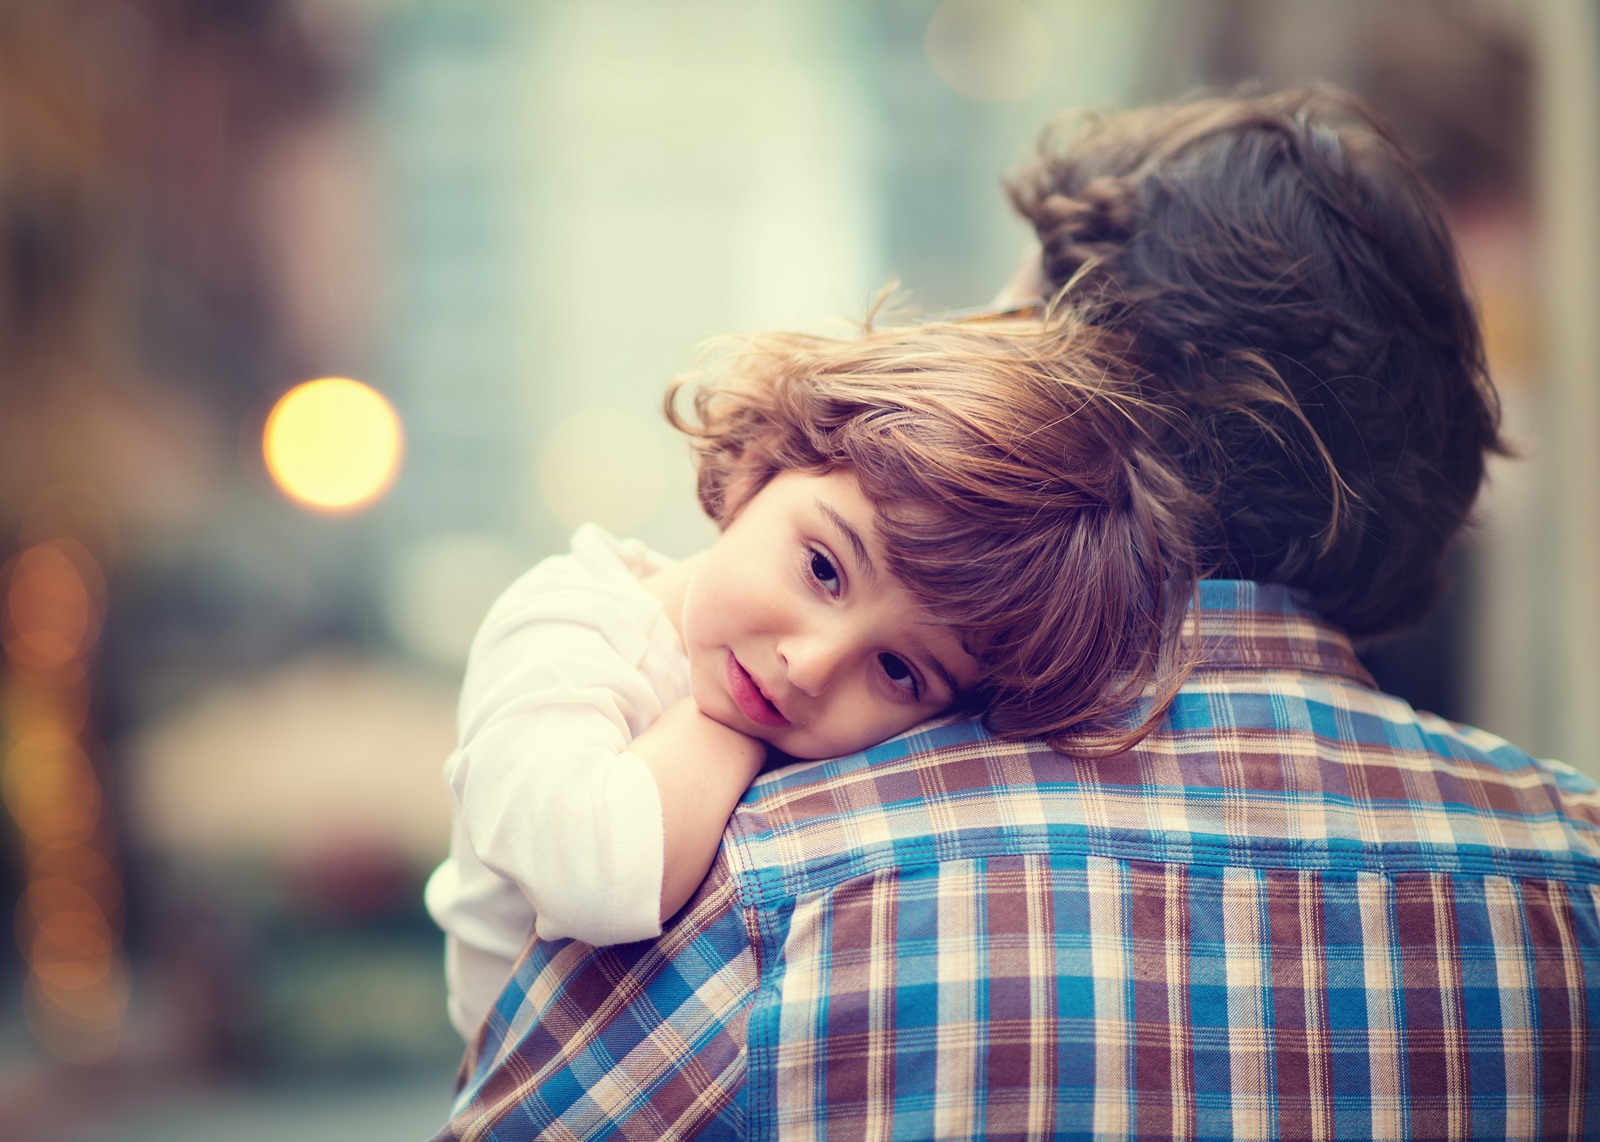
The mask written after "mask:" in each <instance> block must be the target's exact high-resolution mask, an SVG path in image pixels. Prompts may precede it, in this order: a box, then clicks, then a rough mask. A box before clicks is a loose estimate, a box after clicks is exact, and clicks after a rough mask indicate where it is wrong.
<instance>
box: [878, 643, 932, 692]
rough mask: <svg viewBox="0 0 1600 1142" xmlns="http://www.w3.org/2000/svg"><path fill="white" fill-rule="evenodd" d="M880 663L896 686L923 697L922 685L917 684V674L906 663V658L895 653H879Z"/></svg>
mask: <svg viewBox="0 0 1600 1142" xmlns="http://www.w3.org/2000/svg"><path fill="white" fill-rule="evenodd" d="M878 665H880V666H882V667H883V672H884V673H885V674H887V675H888V676H889V681H890V682H893V683H894V684H895V686H896V687H898V688H899V689H901V690H904V691H905V692H906V693H907V694H910V695H911V696H912V697H913V698H921V697H922V687H920V686H918V685H917V676H916V674H915V673H914V672H913V671H912V669H911V667H909V666H907V665H906V662H905V659H903V658H901V657H900V656H899V655H895V654H880V655H878Z"/></svg>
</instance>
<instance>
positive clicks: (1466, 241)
mask: <svg viewBox="0 0 1600 1142" xmlns="http://www.w3.org/2000/svg"><path fill="white" fill-rule="evenodd" d="M1597 11H1600V10H1597V8H1596V6H1595V5H1594V4H1593V3H1591V2H1589V0H1404V2H1394V0H1391V2H1378V0H1349V2H1346V3H1338V4H1332V3H1326V2H1324V0H948V2H946V3H939V2H937V0H685V2H672V3H663V2H659V0H598V2H593V3H585V4H562V3H555V2H553V0H301V2H297V0H0V568H3V569H0V638H3V641H4V646H5V651H6V653H5V655H4V656H3V657H0V787H3V792H4V803H5V808H6V812H5V813H4V814H3V815H0V900H3V901H4V903H5V906H6V907H5V909H4V911H3V912H0V925H3V926H4V927H5V928H6V929H7V933H8V937H9V938H5V939H0V1136H3V1137H4V1138H6V1139H9V1140H12V1142H34V1140H45V1139H48V1140H51V1142H55V1140H61V1142H102V1140H104V1142H109V1140H112V1139H115V1140H118V1142H124V1140H137V1139H156V1138H160V1139H166V1140H174V1139H200V1138H206V1139H210V1138H214V1137H219V1136H220V1137H228V1138H230V1139H235V1140H238V1139H255V1138H269V1137H270V1138H278V1137H284V1136H293V1137H306V1138H339V1139H365V1138H373V1139H380V1138H381V1139H394V1138H404V1137H423V1136H426V1135H427V1134H428V1133H429V1132H430V1131H431V1130H432V1129H433V1128H434V1127H435V1126H437V1125H438V1123H439V1122H440V1121H442V1119H443V1117H444V1113H445V1110H446V1107H447V1103H448V1100H449V1094H450V1087H451V1081H452V1077H453V1072H454V1068H455V1064H456V1061H457V1058H458V1057H459V1053H460V1046H461V1045H460V1043H459V1041H457V1040H456V1038H455V1036H454V1034H453V1032H452V1031H451V1030H450V1028H449V1026H448V1024H447V1023H446V1021H445V1018H444V1010H443V988H442V984H441V980H440V962H439V960H440V940H439V937H438V935H437V933H436V932H435V931H434V929H433V928H432V926H431V924H430V923H429V921H428V920H427V918H426V916H425V914H424V913H423V911H422V908H421V903H420V891H421V884H422V881H423V879H424V878H425V876H426V875H427V873H428V871H429V870H430V869H431V868H432V866H433V865H434V864H435V863H436V862H437V861H438V860H439V859H440V857H441V855H442V853H443V849H444V845H445V840H446V835H447V832H448V806H447V798H446V793H445V789H444V785H443V781H442V778H441V764H442V762H443V759H444V757H445V755H446V753H447V752H448V750H449V748H450V746H451V743H452V738H453V724H452V718H453V702H454V695H455V688H456V685H457V682H458V679H459V672H460V669H461V666H462V662H463V657H464V653H465V649H466V646H467V643H468V640H469V639H470V637H471V634H472V632H473V629H474V627H475V624H476V622H477V621H478V619H479V618H480V617H481V615H482V613H483V611H484V609H485V608H486V607H487V605H488V603H489V601H490V600H491V599H492V598H493V596H494V595H495V594H496V592H497V591H498V590H499V589H500V588H502V587H503V586H504V585H505V584H506V583H508V582H509V581H510V579H511V578H512V577H513V576H514V575H515V574H516V573H517V572H518V571H519V570H520V569H521V568H523V567H525V566H526V565H528V564H529V563H531V562H532V561H534V560H536V559H538V558H540V557H542V556H544V555H547V554H550V553H552V552H554V551H556V550H558V549H561V548H563V547H564V545H565V542H566V538H567V535H568V533H569V532H570V530H571V528H572V527H573V526H574V525H575V524H576V523H578V522H580V521H583V520H587V519H594V520H598V521H600V522H601V523H603V524H605V525H606V526H608V527H610V528H611V529H613V530H614V531H617V532H619V533H624V534H633V535H638V536H640V537H641V538H643V539H645V540H647V541H648V542H650V543H651V544H653V545H655V546H657V547H658V548H660V549H662V550H665V551H667V552H669V553H672V554H687V553H688V552H690V551H692V550H694V549H695V548H696V547H697V546H698V545H700V544H702V543H703V542H704V541H705V540H706V539H707V538H709V536H710V534H711V533H710V529H709V527H708V525H706V524H705V522H704V521H703V520H702V519H701V518H700V517H699V515H698V512H697V510H696V508H695V505H694V502H693V495H692V491H691V483H690V471H689V466H688V462H687V457H686V454H685V451H684V449H683V447H682V445H681V444H680V443H679V442H678V441H677V440H675V439H674V438H673V436H672V434H671V433H670V432H669V430H667V429H666V427H665V426H664V424H663V422H662V420H661V417H660V415H659V411H658V408H659V401H660V395H661V392H662V390H663V387H664V386H665V384H666V383H667V382H668V380H670V379H671V378H672V377H673V376H674V375H675V374H677V373H679V372H681V371H682V370H684V369H685V368H686V367H687V366H688V365H689V364H690V363H691V362H692V360H693V357H694V353H695V348H696V346H697V345H698V344H699V343H700V342H701V341H703V340H704V339H705V338H707V337H710V336H712V335H715V334H718V333H724V332H731V331H738V330H752V329H760V328H769V327H800V328H828V327H835V326H836V325H837V322H838V321H839V319H840V318H841V317H852V316H856V317H858V316H860V315H861V314H862V313H864V311H865V309H866V307H867V305H868V303H869V301H870V299H871V298H872V296H873V295H874V293H875V292H876V291H877V290H878V289H879V287H881V286H882V285H883V284H884V283H885V282H887V281H888V280H890V279H891V278H893V279H897V280H898V281H899V282H900V283H901V284H902V286H903V287H904V288H905V289H906V290H907V291H908V292H909V296H910V300H911V302H912V303H913V304H914V305H916V306H918V307H921V308H924V309H943V308H948V307H954V306H967V305H976V304H980V303H982V302H983V301H985V300H986V299H987V298H988V297H989V296H991V295H992V294H993V293H994V291H995V290H996V289H997V288H998V287H999V285H1000V284H1001V283H1002V282H1003V281H1004V280H1005V278H1006V277H1007V276H1008V274H1009V271H1010V269H1011V267H1012V265H1013V264H1014V262H1015V261H1016V259H1017V255H1018V254H1019V252H1020V251H1021V249H1022V247H1023V244H1024V241H1025V238H1026V233H1025V231H1024V229H1023V227H1022V226H1021V225H1020V224H1019V223H1018V222H1016V221H1015V220H1014V219H1013V218H1012V217H1011V216H1010V214H1009V212H1008V210H1007V208H1006V205H1005V202H1004V199H1003V196H1002V194H1001V192H1000V184H999V177H1000V176H1001V174H1002V173H1003V172H1004V171H1005V170H1006V169H1007V168H1009V167H1011V166H1014V165H1015V164H1016V163H1018V162H1019V161H1020V160H1022V159H1023V158H1024V157H1025V156H1026V155H1027V153H1028V152H1029V149H1030V147H1031V146H1032V144H1033V141H1034V139H1035V137H1036V136H1037V133H1038V131H1039V129H1040V128H1041V126H1042V125H1043V124H1044V122H1045V121H1046V119H1047V118H1048V117H1049V116H1050V115H1051V114H1052V113H1054V112H1057V111H1060V110H1062V109H1065V108H1071V107H1082V106H1091V107H1093V106H1116V105H1128V104H1134V103H1141V102H1148V101H1151V100H1154V99H1160V98H1167V97H1173V96H1177V95H1179V94H1182V93H1184V92H1186V91H1189V90H1190V89H1192V88H1194V87H1196V86H1197V85H1231V84H1233V83H1236V82H1238V81H1241V80H1247V79H1259V80H1262V81H1264V82H1265V83H1267V84H1270V85H1276V84H1281V83H1285V82H1292V81H1301V80H1307V79H1314V78H1323V79H1328V80H1332V81H1335V82H1338V83H1342V84H1344V85H1346V86H1348V87H1351V88H1353V89H1355V90H1357V91H1359V92H1361V93H1363V94H1364V95H1366V96H1367V97H1368V98H1369V99H1370V100H1371V101H1373V102H1374V103H1375V104H1376V105H1377V106H1378V107H1379V108H1380V109H1381V110H1382V111H1383V112H1384V113H1385V114H1386V115H1387V116H1388V117H1389V118H1390V119H1391V121H1392V122H1393V123H1394V124H1395V125H1396V126H1397V127H1398V129H1399V130H1400V132H1401V133H1402V135H1403V136H1404V137H1405V138H1407V139H1408V140H1409V141H1410V142H1411V144H1412V145H1413V146H1414V148H1415V149H1416V150H1417V152H1418V153H1419V154H1420V155H1421V156H1422V160H1423V163H1424V167H1425V170H1426V172H1427V173H1428V175H1429V176H1430V178H1432V179H1433V180H1434V182H1435V184H1436V185H1437V186H1438V187H1439V189H1440V190H1441V191H1442V192H1443V194H1444V195H1445V196H1446V198H1447V200H1448V202H1449V204H1450V208H1451V212H1452V217H1453V220H1454V222H1455V224H1456V226H1457V233H1458V237H1459V240H1460V243H1461V246H1462V249H1463V251H1464V255H1465V259H1466V262H1467V265H1468V268H1469V274H1470V277H1471V279H1472V282H1473V285H1474V289H1475V292H1476V296H1477V299H1478V302H1479V304H1480V307H1481V310H1482V316H1483V320H1484V323H1485V326H1486V329H1487V333H1488V342H1489V348H1490V353H1491V358H1492V362H1491V363H1492V367H1493V371H1494V375H1495V378H1496V381H1497V383H1498V384H1499V386H1500V391H1501V394H1502V398H1503V401H1504V406H1505V415H1506V420H1507V423H1508V425H1509V428H1510V433H1511V436H1512V438H1513V439H1514V441H1515V442H1516V443H1517V445H1518V447H1519V448H1520V450H1521V453H1522V455H1521V458H1520V459H1518V460H1515V461H1507V462H1504V463H1499V464H1497V466H1496V467H1495V469H1494V473H1493V480H1492V485H1491V487H1490V489H1489V491H1488V493H1487V495H1486V498H1485V502H1484V503H1483V505H1482V507H1481V511H1480V517H1481V523H1482V526H1481V528H1480V529H1479V530H1478V531H1477V532H1476V533H1475V534H1474V535H1473V536H1472V537H1471V539H1470V541H1469V542H1468V543H1467V544H1466V545H1465V546H1464V547H1463V548H1462V550H1461V552H1460V556H1459V559H1458V561H1457V564H1458V565H1457V568H1456V578H1457V588H1456V590H1455V592H1454V594H1453V595H1452V596H1451V598H1450V600H1449V601H1448V603H1447V605H1446V606H1445V607H1444V608H1443V609H1442V610H1441V611H1440V612H1439V613H1438V615H1437V616H1435V618H1434V619H1433V620H1431V621H1430V622H1429V623H1428V624H1427V626H1425V627H1424V628H1423V629H1422V630H1419V631H1418V632H1416V633H1415V634H1414V635H1412V636H1410V637H1408V638H1406V639H1405V640H1402V641H1401V642H1399V643H1396V644H1394V645H1392V646H1388V647H1384V648H1379V649H1376V650H1374V651H1373V652H1372V653H1371V655H1370V660H1371V663H1372V665H1373V666H1374V668H1375V670H1376V671H1377V672H1378V673H1379V675H1380V677H1381V678H1382V679H1383V680H1384V681H1385V683H1386V684H1387V685H1389V686H1390V687H1391V688H1394V689H1397V690H1399V691H1400V692H1402V693H1403V694H1405V695H1406V696H1408V697H1411V698H1412V699H1413V700H1414V701H1415V702H1416V703H1417V704H1418V705H1421V706H1425V707H1428V708H1432V709H1435V710H1436V711H1438V712H1440V713H1442V714H1445V715H1447V716H1450V717H1455V718H1459V719H1463V720H1468V721H1472V722H1475V723H1477V724H1480V725H1483V726H1485V727H1486V728H1488V729H1490V730H1493V731H1495V732H1497V733H1501V734H1503V735H1505V736H1507V737H1510V738H1512V739H1514V740H1517V741H1518V742H1519V743H1520V744H1523V745H1524V746H1526V747H1528V748H1529V749H1530V750H1532V751H1533V752H1535V753H1538V754H1542V755H1550V756H1559V757H1563V758H1565V759H1567V760H1569V761H1571V762H1573V763H1574V764H1576V765H1578V766H1580V767H1581V768H1584V769H1586V770H1588V771H1589V772H1591V773H1597V774H1600V460H1597V456H1600V449H1597V448H1596V446H1595V441H1596V438H1597V437H1600V229H1597V222H1596V219H1595V214H1596V211H1595V204H1596V203H1600V15H1597ZM328 377H343V378H351V379H353V380H355V381H359V382H361V384H362V385H364V386H367V387H365V388H358V387H356V386H352V385H343V386H340V385H329V386H322V387H321V388H310V389H300V390H298V391H297V392H296V397H297V398H300V399H299V400H298V402H297V403H290V404H285V405H283V406H279V401H280V399H281V398H283V397H284V396H285V394H287V393H289V392H290V391H291V390H295V389H296V388H297V386H299V385H301V384H302V383H303V382H307V381H312V380H316V379H320V378H328ZM319 401H320V403H319ZM275 408H276V409H277V411H276V412H274V409H275ZM269 425H270V431H269ZM269 440H270V442H271V443H270V445H269V443H268V442H269Z"/></svg>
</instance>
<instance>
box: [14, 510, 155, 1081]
mask: <svg viewBox="0 0 1600 1142" xmlns="http://www.w3.org/2000/svg"><path fill="white" fill-rule="evenodd" d="M81 498H82V497H79V496H77V495H75V494H74V495H68V496H65V497H63V496H61V495H57V494H55V493H54V492H51V493H50V494H48V495H42V496H41V497H40V498H39V500H38V501H37V502H36V503H35V504H34V507H33V509H31V513H30V514H31V521H32V522H31V525H30V530H32V531H34V532H36V533H37V534H38V535H39V536H40V537H41V538H40V539H39V541H37V542H34V543H32V544H31V545H28V546H25V547H24V548H23V549H22V551H20V552H19V553H18V554H17V556H16V557H15V558H13V559H12V560H11V561H10V562H9V563H7V564H6V565H5V566H4V567H3V568H0V643H3V645H4V649H5V656H6V659H7V660H8V665H9V669H7V670H6V671H5V673H4V675H3V678H0V743H4V748H3V749H0V798H3V800H4V802H5V807H6V809H7V810H8V811H9V812H10V814H11V817H12V820H13V821H14V822H15V823H16V826H17V831H18V833H19V834H20V836H21V840H22V842H23V849H24V855H25V861H26V870H27V880H26V885H25V887H24V890H23V892H22V895H21V898H20V899H19V901H18V903H17V908H16V915H15V917H14V925H13V932H14V935H15V938H16V943H17V948H18V950H19V951H20V952H21V953H22V957H23V961H24V963H25V964H26V965H27V979H26V982H25V985H24V989H23V1007H24V1012H25V1014H26V1017H27V1021H28V1026H29V1029H30V1030H31V1031H32V1032H33V1035H34V1038H35V1039H36V1040H37V1041H38V1042H39V1044H40V1045H41V1046H42V1047H44V1048H45V1049H46V1050H47V1051H49V1052H51V1053H52V1054H54V1055H55V1056H56V1057H58V1058H60V1059H62V1060H64V1061H66V1062H71V1063H82V1064H87V1063H95V1062H100V1061H102V1060H104V1059H106V1058H108V1057H110V1055H111V1054H112V1053H113V1052H115V1051H116V1049H117V1045H118V1044H119V1043H120V1042H121V1036H122V1022H123V1016H124V1014H125V1012H126V1010H127V1006H128V995H129V974H128V965H127V959H126V956H125V955H124V953H123V950H122V923H123V916H124V911H125V909H124V900H123V891H122V882H121V878H120V877H119V876H118V875H117V871H116V869H115V868H113V867H112V865H111V862H110V861H109V860H107V859H106V855H105V854H106V853H108V852H110V851H111V849H112V839H111V822H110V815H109V814H108V813H107V812H106V805H105V796H104V793H103V791H102V789H101V784H100V777H99V774H98V773H97V772H96V770H95V764H94V761H93V759H92V758H91V757H90V756H89V752H88V746H89V743H88V741H87V740H86V735H85V733H84V730H85V714H86V707H87V704H88V692H87V691H88V677H89V670H88V663H89V661H90V660H91V658H92V656H93V653H94V649H95V646H96V644H97V643H98V641H99V637H100V628H101V624H102V622H103V620H104V611H105V605H106V598H105V586H106V571H105V569H104V568H103V567H102V565H101V563H100V562H99V560H98V559H97V558H96V557H95V554H94V553H93V552H92V551H91V550H90V549H89V547H88V546H86V545H85V544H84V543H82V542H80V541H79V540H77V539H74V538H71V537H70V536H68V535H65V534H61V533H62V532H63V531H66V530H70V527H71V525H72V524H73V523H74V522H75V521H76V519H77V516H75V515H69V514H67V513H62V512H59V511H57V510H54V509H57V508H59V507H60V506H61V505H62V504H68V505H69V506H70V504H71V503H75V502H77V501H78V500H80V499H81ZM93 530H97V531H98V532H99V533H100V534H99V535H96V536H94V537H93V539H94V540H95V541H99V540H103V539H105V538H107V537H108V536H110V532H109V531H108V530H107V529H106V528H104V527H101V528H98V529H93ZM102 546H106V547H111V546H114V545H111V544H102Z"/></svg>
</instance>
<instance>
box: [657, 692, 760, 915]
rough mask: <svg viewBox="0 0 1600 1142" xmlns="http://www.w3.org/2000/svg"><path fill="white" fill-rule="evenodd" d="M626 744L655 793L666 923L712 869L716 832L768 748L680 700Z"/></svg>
mask: <svg viewBox="0 0 1600 1142" xmlns="http://www.w3.org/2000/svg"><path fill="white" fill-rule="evenodd" d="M628 749H629V751H630V752H632V753H634V754H636V755H638V756H639V757H640V758H641V759H642V760H643V761H644V763H645V765H646V767H648V768H649V770H650V773H651V774H652V776H654V777H655V779H656V788H657V790H658V791H659V792H660V794H661V820H662V831H663V834H664V839H665V842H666V844H665V854H664V857H665V861H664V872H665V875H664V876H663V878H662V882H661V922H662V923H663V924H665V923H666V922H667V920H669V919H670V918H671V917H672V916H673V915H675V914H676V913H677V911H678V909H680V908H682V907H683V906H684V904H685V903H687V902H688V900H689V897H690V896H692V895H694V891H695V889H697V888H698V887H700V882H701V881H702V880H704V879H705V876H706V873H707V872H708V871H710V868H711V862H712V860H713V859H714V858H715V857H716V855H717V846H718V845H720V844H721V843H722V831H723V829H724V828H725V827H726V826H727V824H728V818H729V817H730V816H731V815H732V814H733V810H734V807H735V806H736V805H738V803H739V798H740V797H741V796H743V794H744V791H745V789H746V788H748V787H749V785H750V783H751V782H752V781H754V780H755V778H756V774H757V773H759V772H760V771H761V765H762V762H763V761H765V760H766V756H767V747H766V745H765V743H763V742H760V741H757V740H756V739H755V738H751V737H746V736H745V735H744V734H741V733H739V732H738V731H737V730H732V729H729V728H728V727H727V726H725V725H723V724H722V723H721V722H717V721H713V720H712V719H711V718H708V717H706V715H704V714H702V713H701V712H700V710H699V708H698V707H697V706H696V705H695V704H694V701H693V699H690V698H685V699H683V700H682V701H679V702H675V703H673V704H672V705H671V706H668V707H667V708H666V710H665V711H663V712H662V714H661V717H659V718H657V719H656V721H655V722H654V723H653V724H652V725H651V726H650V728H649V729H647V730H645V732H644V733H642V734H640V735H639V736H638V737H636V738H634V739H633V742H632V743H631V744H630V745H629V746H628Z"/></svg>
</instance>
